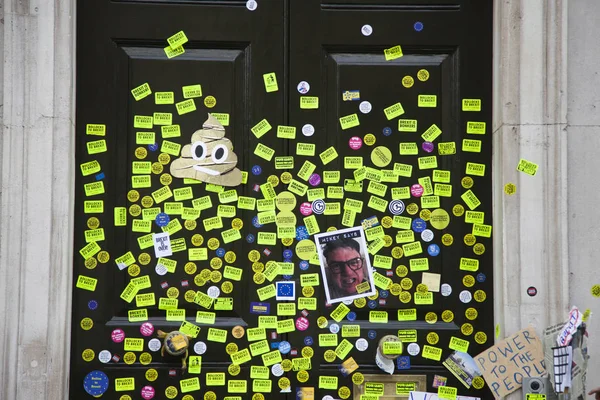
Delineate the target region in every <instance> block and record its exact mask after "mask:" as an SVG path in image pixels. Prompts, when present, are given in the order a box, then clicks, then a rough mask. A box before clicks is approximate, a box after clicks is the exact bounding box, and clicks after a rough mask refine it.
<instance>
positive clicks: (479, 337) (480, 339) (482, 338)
mask: <svg viewBox="0 0 600 400" xmlns="http://www.w3.org/2000/svg"><path fill="white" fill-rule="evenodd" d="M475 341H476V342H477V343H479V344H484V343H485V342H487V335H486V334H485V332H477V333H476V334H475Z"/></svg>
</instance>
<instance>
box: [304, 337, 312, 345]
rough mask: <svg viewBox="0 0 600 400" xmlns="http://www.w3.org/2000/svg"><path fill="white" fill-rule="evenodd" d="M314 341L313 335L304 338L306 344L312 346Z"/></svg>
mask: <svg viewBox="0 0 600 400" xmlns="http://www.w3.org/2000/svg"><path fill="white" fill-rule="evenodd" d="M313 343H314V340H313V338H312V336H306V337H305V338H304V345H305V346H312V345H313Z"/></svg>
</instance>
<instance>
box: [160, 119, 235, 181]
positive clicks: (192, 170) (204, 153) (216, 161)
mask: <svg viewBox="0 0 600 400" xmlns="http://www.w3.org/2000/svg"><path fill="white" fill-rule="evenodd" d="M237 161H238V159H237V156H236V155H235V153H234V152H233V145H232V143H231V140H229V139H227V138H226V137H225V128H224V127H223V125H221V124H220V123H219V121H217V119H216V118H215V117H213V116H212V115H210V114H208V119H207V120H206V121H204V124H202V129H200V130H197V131H196V132H194V134H193V135H192V144H187V145H185V146H183V149H182V151H181V158H178V159H177V160H175V161H173V163H172V164H171V175H173V176H174V177H176V178H191V179H196V180H199V181H202V182H206V183H213V184H215V185H222V186H238V185H239V184H240V183H242V172H241V171H240V170H239V169H237V168H235V166H236V165H237Z"/></svg>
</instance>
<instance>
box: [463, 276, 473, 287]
mask: <svg viewBox="0 0 600 400" xmlns="http://www.w3.org/2000/svg"><path fill="white" fill-rule="evenodd" d="M463 285H465V287H473V285H475V278H474V277H473V275H465V276H464V277H463Z"/></svg>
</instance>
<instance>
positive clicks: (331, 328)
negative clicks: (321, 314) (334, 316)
mask: <svg viewBox="0 0 600 400" xmlns="http://www.w3.org/2000/svg"><path fill="white" fill-rule="evenodd" d="M339 331H340V326H339V325H338V324H331V325H329V332H331V333H338V332H339Z"/></svg>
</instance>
